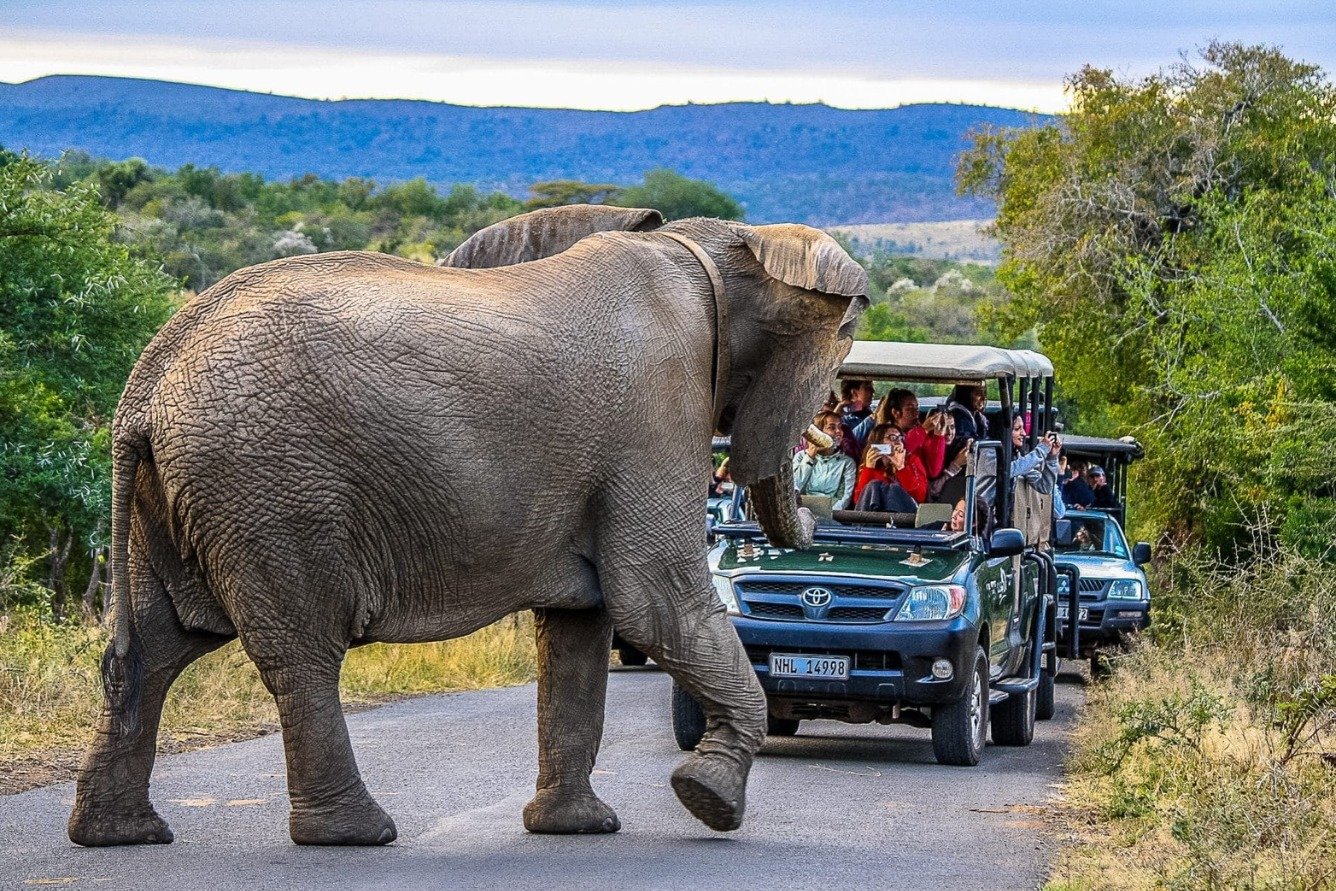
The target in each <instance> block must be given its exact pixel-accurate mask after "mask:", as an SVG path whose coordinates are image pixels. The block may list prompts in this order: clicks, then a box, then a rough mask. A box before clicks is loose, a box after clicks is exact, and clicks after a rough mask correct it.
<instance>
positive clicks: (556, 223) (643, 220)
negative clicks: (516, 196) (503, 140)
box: [437, 204, 663, 269]
mask: <svg viewBox="0 0 1336 891" xmlns="http://www.w3.org/2000/svg"><path fill="white" fill-rule="evenodd" d="M662 225H663V216H662V215H661V214H660V213H659V212H658V211H657V210H648V209H645V208H640V207H609V206H607V205H602V204H568V205H566V206H564V207H547V208H543V209H542V210H535V211H530V212H529V213H522V214H520V215H519V216H516V217H511V218H510V219H508V220H502V221H501V222H499V223H495V224H493V225H491V226H488V227H487V228H486V229H482V230H480V231H478V232H476V233H474V234H473V235H472V236H471V237H470V238H469V239H468V241H465V242H464V243H463V244H461V245H460V246H459V247H457V248H455V249H454V250H453V251H451V252H450V254H449V255H448V256H447V257H446V258H445V259H443V260H441V261H440V263H439V264H437V265H440V266H460V267H465V268H469V269H488V268H491V267H494V266H513V265H514V264H516V263H527V262H529V261H530V260H541V259H543V258H544V257H551V256H553V255H554V254H559V253H561V252H562V251H564V250H566V249H567V248H569V247H570V246H571V245H573V244H575V243H576V242H577V241H579V240H580V239H582V238H584V237H585V236H586V235H593V234H594V233H595V232H647V231H649V230H651V229H657V228H658V227H660V226H662Z"/></svg>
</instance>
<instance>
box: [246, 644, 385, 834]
mask: <svg viewBox="0 0 1336 891" xmlns="http://www.w3.org/2000/svg"><path fill="white" fill-rule="evenodd" d="M294 633H295V632H293V631H292V630H290V629H289V630H285V631H283V632H282V633H281V635H278V636H276V637H275V638H274V639H272V640H271V639H270V635H269V634H260V633H256V632H251V633H249V634H248V633H247V632H246V631H245V630H243V631H242V635H241V637H242V643H243V644H244V645H245V647H246V651H247V653H249V654H250V656H251V658H252V659H254V660H255V663H256V665H257V666H258V667H259V669H260V677H261V679H262V680H263V681H264V683H265V686H266V687H268V688H269V692H271V693H273V694H274V700H275V702H277V704H278V718H279V723H280V724H281V725H282V727H283V750H284V754H285V756H286V758H287V766H288V798H289V800H290V802H291V806H292V810H291V813H290V814H289V816H288V832H289V834H290V835H291V836H292V840H293V841H294V842H296V843H297V844H299V845H384V844H389V843H390V842H392V841H394V839H395V838H396V837H397V835H398V831H397V830H396V829H395V826H394V821H393V820H391V819H390V816H389V815H388V814H386V813H385V811H383V810H381V808H380V805H378V804H376V801H375V799H373V798H372V797H371V793H370V792H368V791H367V788H366V786H365V785H364V784H363V783H362V776H361V774H360V773H359V772H358V770H357V761H356V759H355V758H354V757H353V749H352V744H351V742H350V741H349V739H348V725H347V723H346V722H345V721H344V719H343V709H342V707H341V706H340V704H339V671H340V669H341V668H342V665H343V656H344V649H343V647H341V646H334V645H332V644H331V645H328V646H317V645H315V642H314V641H310V642H308V643H310V645H309V646H301V643H302V642H300V641H293V640H292V638H291V635H292V634H294Z"/></svg>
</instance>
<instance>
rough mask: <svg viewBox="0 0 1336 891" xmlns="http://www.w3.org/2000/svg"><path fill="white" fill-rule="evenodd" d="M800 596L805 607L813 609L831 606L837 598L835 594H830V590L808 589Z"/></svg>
mask: <svg viewBox="0 0 1336 891" xmlns="http://www.w3.org/2000/svg"><path fill="white" fill-rule="evenodd" d="M798 596H799V599H801V600H802V602H803V605H804V606H810V607H812V608H813V609H818V608H820V607H823V606H827V605H829V604H830V601H831V600H832V599H834V597H835V595H834V594H832V593H830V589H829V588H808V589H806V590H805V591H803V592H802V594H800V595H798Z"/></svg>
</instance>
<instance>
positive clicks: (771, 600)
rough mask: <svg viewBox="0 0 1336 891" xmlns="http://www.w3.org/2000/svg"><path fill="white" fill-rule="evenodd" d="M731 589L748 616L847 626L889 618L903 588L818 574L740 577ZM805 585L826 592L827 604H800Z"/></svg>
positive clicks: (872, 623) (870, 623)
mask: <svg viewBox="0 0 1336 891" xmlns="http://www.w3.org/2000/svg"><path fill="white" fill-rule="evenodd" d="M733 588H734V592H735V593H736V594H737V598H738V603H739V605H740V606H741V607H742V612H743V613H744V614H745V615H747V616H750V617H751V618H755V619H770V620H777V621H786V622H832V623H841V624H847V625H874V624H878V623H881V622H888V621H890V620H891V619H892V618H893V617H894V615H895V612H894V611H895V610H896V609H898V608H899V606H900V599H901V597H902V596H903V595H904V590H905V589H904V587H903V586H901V585H896V584H890V583H886V582H876V581H872V582H865V581H862V580H851V579H821V578H819V577H818V578H815V579H795V578H769V577H759V578H758V577H752V578H746V577H743V578H740V579H737V580H736V581H735V582H734V585H733ZM809 588H823V589H825V590H826V591H829V592H830V601H829V603H826V604H823V605H821V606H816V607H814V606H809V605H806V604H804V602H803V600H802V593H803V592H804V591H806V590H808V589H809Z"/></svg>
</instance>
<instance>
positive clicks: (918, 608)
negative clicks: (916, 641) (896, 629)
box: [895, 585, 965, 622]
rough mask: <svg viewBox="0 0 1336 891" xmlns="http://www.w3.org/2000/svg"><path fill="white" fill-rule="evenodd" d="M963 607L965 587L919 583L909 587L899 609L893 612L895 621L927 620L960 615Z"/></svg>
mask: <svg viewBox="0 0 1336 891" xmlns="http://www.w3.org/2000/svg"><path fill="white" fill-rule="evenodd" d="M964 608H965V589H964V588H962V587H960V586H959V585H921V586H919V587H917V588H910V589H909V594H908V595H907V596H906V597H905V602H904V603H903V604H901V605H900V611H899V612H898V613H896V614H895V621H897V622H928V621H932V620H934V619H951V618H954V617H956V616H958V615H960V611H961V610H962V609H964Z"/></svg>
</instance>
